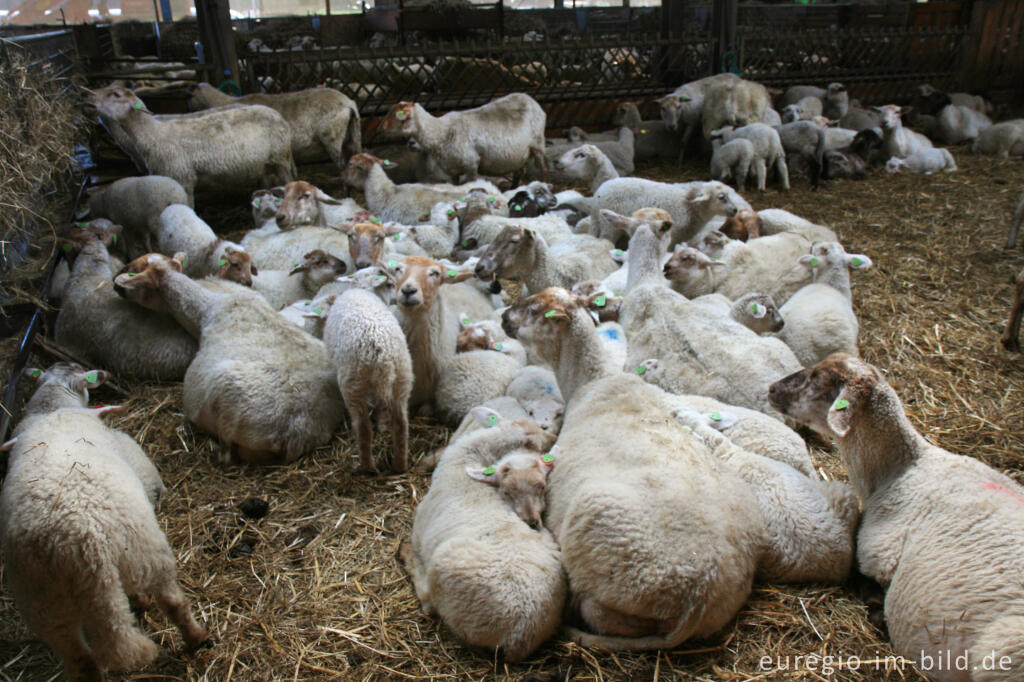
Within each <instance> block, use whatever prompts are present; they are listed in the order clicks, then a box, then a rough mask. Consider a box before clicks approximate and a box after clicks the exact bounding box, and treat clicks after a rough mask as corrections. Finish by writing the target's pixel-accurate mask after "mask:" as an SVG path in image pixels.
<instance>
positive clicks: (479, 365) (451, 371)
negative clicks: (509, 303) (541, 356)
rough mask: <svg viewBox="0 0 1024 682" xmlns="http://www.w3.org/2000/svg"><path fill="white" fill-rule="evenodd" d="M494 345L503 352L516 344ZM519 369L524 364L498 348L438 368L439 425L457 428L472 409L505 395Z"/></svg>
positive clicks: (457, 358) (456, 358)
mask: <svg viewBox="0 0 1024 682" xmlns="http://www.w3.org/2000/svg"><path fill="white" fill-rule="evenodd" d="M495 324H497V323H495ZM494 343H496V344H499V347H500V348H502V349H504V344H505V343H508V344H518V342H517V341H504V342H502V341H495V342H492V345H493V344H494ZM496 351H497V352H496ZM523 355H524V356H525V353H523ZM524 359H525V358H524ZM522 366H523V362H522V361H521V360H519V359H517V358H515V357H514V355H513V354H511V353H506V352H503V350H498V349H497V348H491V349H487V350H469V351H466V352H462V353H456V354H455V356H454V357H451V358H449V359H448V361H447V362H445V363H444V365H443V366H442V367H441V370H440V372H439V374H438V379H437V384H436V387H435V389H434V403H435V404H436V406H437V412H438V417H439V419H440V421H441V422H442V423H446V424H448V425H449V426H452V427H454V426H457V425H458V424H459V422H460V421H462V418H463V417H465V416H466V414H468V413H469V411H470V410H471V409H472V408H473V407H474V406H476V405H479V404H480V403H483V402H485V401H487V400H490V399H492V398H497V397H498V396H501V395H504V393H505V390H506V388H507V387H508V385H509V383H511V382H512V380H513V379H514V378H515V376H516V373H517V372H518V371H519V369H520V368H521V367H522Z"/></svg>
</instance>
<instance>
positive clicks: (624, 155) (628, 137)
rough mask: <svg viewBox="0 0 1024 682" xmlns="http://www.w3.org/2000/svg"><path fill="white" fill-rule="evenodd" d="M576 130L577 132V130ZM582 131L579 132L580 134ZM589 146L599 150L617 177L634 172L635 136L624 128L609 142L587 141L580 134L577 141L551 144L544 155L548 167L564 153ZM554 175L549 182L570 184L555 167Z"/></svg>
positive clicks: (583, 135) (568, 177)
mask: <svg viewBox="0 0 1024 682" xmlns="http://www.w3.org/2000/svg"><path fill="white" fill-rule="evenodd" d="M577 130H579V129H578V128H577ZM582 132H583V131H580V133H582ZM584 143H585V144H589V145H590V146H591V147H594V148H595V149H600V150H601V152H602V153H603V154H604V155H605V158H606V159H608V161H609V163H611V164H612V168H614V169H615V172H616V174H618V175H623V176H625V175H632V174H633V171H634V170H636V166H635V164H634V162H633V157H634V154H635V136H634V135H633V131H632V129H630V128H627V127H625V126H623V127H620V128H619V129H618V130H616V131H615V133H614V135H613V137H612V139H610V140H589V139H587V138H586V135H585V134H582V135H581V136H580V137H579V139H576V140H573V141H570V142H568V143H558V144H552V145H549V146H548V147H547V149H546V150H545V152H544V155H545V156H546V157H547V160H548V165H552V164H553V163H554V162H555V161H556V160H557V159H559V158H561V157H563V156H564V155H565V154H566V153H568V152H570V151H572V150H573V149H578V148H579V147H581V146H583V144H584ZM554 171H555V172H554V173H552V174H551V182H554V183H557V184H560V185H566V184H572V178H571V177H570V176H566V175H565V174H563V173H562V171H561V169H560V168H559V167H558V166H557V165H555V168H554Z"/></svg>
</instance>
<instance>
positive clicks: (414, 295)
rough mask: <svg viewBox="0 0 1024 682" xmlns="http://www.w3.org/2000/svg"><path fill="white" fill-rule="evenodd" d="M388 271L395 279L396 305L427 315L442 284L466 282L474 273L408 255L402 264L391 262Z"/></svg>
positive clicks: (400, 262) (407, 310)
mask: <svg viewBox="0 0 1024 682" xmlns="http://www.w3.org/2000/svg"><path fill="white" fill-rule="evenodd" d="M387 267H388V271H389V272H390V273H391V275H392V277H394V279H395V288H396V291H395V302H396V303H398V305H399V306H400V307H401V308H402V310H404V311H406V312H410V313H418V312H426V311H427V310H429V309H430V307H431V306H432V305H433V303H434V299H435V298H436V297H437V292H438V290H439V289H440V288H441V285H442V284H454V283H456V282H462V281H463V280H467V279H469V278H470V277H472V276H473V273H472V272H466V271H460V270H457V269H454V268H446V267H445V266H443V265H442V264H441V263H438V262H437V261H436V260H432V259H430V258H424V257H423V256H406V257H405V258H403V259H402V260H400V261H389V262H388V263H387Z"/></svg>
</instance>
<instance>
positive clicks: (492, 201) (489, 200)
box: [487, 197, 495, 204]
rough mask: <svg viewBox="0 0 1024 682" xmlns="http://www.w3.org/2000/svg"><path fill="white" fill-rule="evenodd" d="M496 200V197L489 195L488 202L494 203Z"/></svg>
mask: <svg viewBox="0 0 1024 682" xmlns="http://www.w3.org/2000/svg"><path fill="white" fill-rule="evenodd" d="M494 201H495V199H494V197H487V203H489V204H493V203H494Z"/></svg>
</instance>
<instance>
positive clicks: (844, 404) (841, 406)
mask: <svg viewBox="0 0 1024 682" xmlns="http://www.w3.org/2000/svg"><path fill="white" fill-rule="evenodd" d="M849 406H850V401H849V400H837V401H835V402H834V403H833V404H832V409H834V410H839V411H842V410H845V409H846V408H848V407H849Z"/></svg>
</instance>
